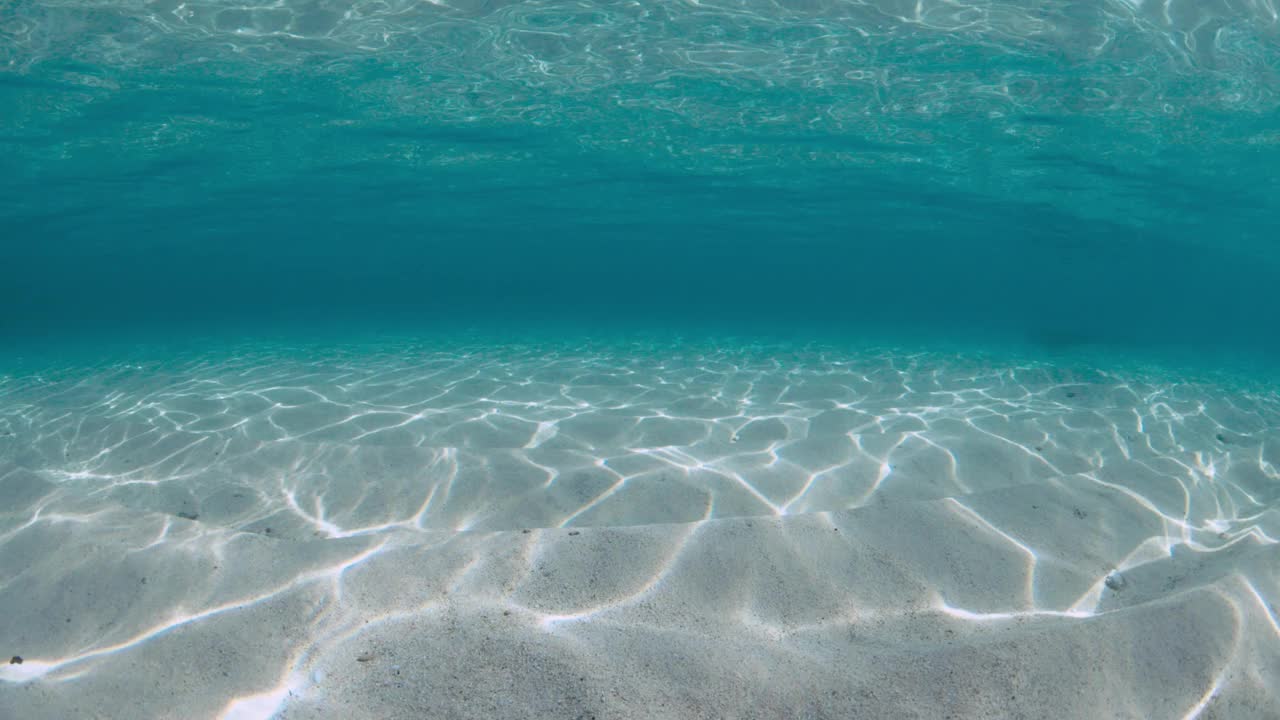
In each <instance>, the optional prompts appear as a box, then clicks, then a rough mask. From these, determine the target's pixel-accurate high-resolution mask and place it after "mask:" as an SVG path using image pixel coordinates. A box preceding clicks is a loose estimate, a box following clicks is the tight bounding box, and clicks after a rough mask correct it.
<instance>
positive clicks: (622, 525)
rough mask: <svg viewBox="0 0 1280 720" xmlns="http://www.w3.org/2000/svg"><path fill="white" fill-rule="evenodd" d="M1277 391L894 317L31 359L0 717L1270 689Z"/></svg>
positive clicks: (4, 479)
mask: <svg viewBox="0 0 1280 720" xmlns="http://www.w3.org/2000/svg"><path fill="white" fill-rule="evenodd" d="M1278 419H1280V401H1278V400H1277V398H1276V397H1275V396H1274V395H1267V394H1246V393H1243V392H1238V391H1233V392H1227V391H1224V390H1222V389H1221V388H1217V387H1215V386H1213V385H1209V384H1204V383H1200V384H1177V383H1174V382H1171V381H1168V380H1162V379H1161V378H1158V377H1155V378H1153V377H1151V376H1141V375H1137V374H1135V375H1133V376H1124V375H1121V374H1107V373H1100V372H1097V371H1068V370H1061V369H1057V368H1054V367H1052V366H1048V365H1043V364H1035V363H1024V364H1021V365H1017V366H1012V365H1008V364H1003V365H1002V364H1000V363H996V362H991V361H984V360H975V359H973V358H960V357H954V356H944V355H923V354H901V353H893V352H887V351H886V352H880V353H862V354H849V355H840V354H835V353H818V352H814V353H809V354H802V353H801V354H791V355H789V356H788V360H787V362H785V363H784V362H780V361H779V360H777V359H775V358H772V357H770V356H769V354H768V353H765V352H757V353H741V352H740V353H733V352H717V351H708V352H706V353H702V354H696V353H688V352H686V353H671V354H670V355H664V354H663V353H661V352H649V353H641V352H637V351H631V352H617V353H612V354H611V353H606V352H587V351H585V350H582V351H574V352H571V351H565V350H563V349H561V350H560V351H558V352H550V351H544V352H541V353H539V352H537V351H536V349H523V350H522V349H520V348H510V349H508V350H507V351H506V352H504V353H499V352H496V351H495V352H490V353H488V354H483V353H482V354H477V353H474V352H461V351H445V350H440V351H434V352H419V353H416V354H415V353H401V354H396V353H386V354H383V355H377V354H370V355H367V356H363V357H362V356H360V355H347V356H341V357H339V356H336V355H335V356H329V357H326V356H324V355H319V356H316V357H311V358H302V357H300V356H297V355H288V354H285V353H280V354H271V353H261V354H259V355H256V356H255V355H253V354H247V355H239V356H234V357H229V358H227V359H226V360H225V362H224V361H219V360H216V359H207V358H206V359H200V360H198V361H195V360H193V361H191V362H189V363H186V364H183V363H180V362H170V363H167V364H164V365H159V364H156V365H151V366H143V367H141V368H136V367H133V368H131V367H115V366H109V367H102V368H96V369H93V370H92V371H76V370H74V369H69V370H67V371H65V372H62V373H56V374H55V373H49V374H46V375H44V376H35V375H27V376H16V377H11V378H9V379H8V380H7V381H6V382H5V384H4V385H3V386H0V497H4V498H5V500H6V503H5V505H4V508H3V511H2V512H0V568H2V569H3V572H2V573H0V605H2V606H3V607H5V608H6V613H4V614H3V617H0V638H2V639H3V642H4V643H5V646H4V647H0V651H4V652H10V653H12V654H20V655H22V656H23V658H24V660H25V662H24V663H23V664H22V665H7V666H3V667H0V716H6V717H8V716H14V717H17V716H38V715H40V714H42V713H43V714H45V715H47V714H48V713H54V715H57V716H66V717H72V716H80V715H82V714H83V713H81V712H79V711H78V710H77V708H80V709H83V708H85V707H94V708H98V709H99V710H97V712H99V714H100V715H102V716H104V717H123V716H124V715H122V713H124V712H125V711H126V710H125V708H123V706H121V705H119V704H118V703H119V698H122V697H128V698H130V702H131V705H130V707H129V708H128V713H129V716H130V717H172V716H174V713H175V712H177V711H179V710H180V711H181V712H180V714H182V715H183V716H185V717H212V716H218V715H224V716H228V717H260V716H264V715H267V714H271V713H273V712H276V711H278V710H282V709H283V710H285V711H286V716H287V717H295V718H297V717H333V716H342V717H370V718H374V717H378V718H381V717H396V716H407V717H412V716H420V715H421V714H422V713H434V714H439V715H441V716H445V717H486V718H487V717H527V716H548V717H579V716H591V715H594V716H596V717H654V716H658V717H713V716H714V717H735V716H736V717H771V716H772V717H795V716H798V715H806V714H807V715H809V716H813V717H823V716H849V715H850V714H851V713H852V714H859V715H862V716H890V715H892V716H903V715H908V714H911V713H916V714H918V715H921V716H934V715H939V714H945V713H948V712H949V713H951V714H953V715H955V716H959V717H990V716H1001V715H1007V714H1010V713H1014V712H1016V711H1021V712H1033V714H1034V711H1035V710H1037V709H1043V708H1048V707H1052V708H1055V714H1056V716H1059V717H1097V716H1099V715H1106V716H1109V717H1192V716H1200V717H1233V718H1234V717H1270V716H1273V715H1274V714H1275V713H1276V711H1277V708H1280V705H1278V704H1277V698H1276V697H1275V693H1276V690H1275V687H1274V685H1273V684H1270V681H1267V680H1266V678H1273V677H1280V630H1278V629H1277V628H1278V627H1280V624H1278V623H1277V621H1276V617H1277V612H1276V608H1275V603H1276V600H1275V598H1276V597H1277V594H1278V593H1280V577H1277V571H1276V568H1277V567H1280V563H1278V562H1277V555H1276V552H1277V551H1276V539H1277V538H1280V512H1278V509H1277V495H1278V494H1280V474H1277V470H1276V468H1277V467H1278V466H1280V432H1278V431H1277V430H1276V429H1275V428H1277V427H1280V423H1278V422H1277V420H1278ZM1115 573H1119V574H1118V575H1116V574H1115ZM1109 576H1110V577H1112V578H1116V577H1118V578H1120V580H1119V581H1114V580H1113V582H1112V583H1111V584H1109V583H1108V582H1107V578H1108V577H1109ZM1113 585H1114V587H1113ZM10 648H12V649H10ZM73 680H74V682H73Z"/></svg>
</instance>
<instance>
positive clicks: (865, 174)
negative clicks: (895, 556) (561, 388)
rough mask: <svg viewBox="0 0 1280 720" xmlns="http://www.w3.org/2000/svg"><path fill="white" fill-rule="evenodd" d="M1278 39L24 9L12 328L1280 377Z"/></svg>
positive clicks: (358, 12) (179, 7)
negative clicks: (750, 352) (754, 340)
mask: <svg viewBox="0 0 1280 720" xmlns="http://www.w3.org/2000/svg"><path fill="white" fill-rule="evenodd" d="M1278 32H1280V25H1277V22H1276V19H1275V11H1274V9H1273V8H1271V6H1270V4H1268V3H1261V2H1232V3H1214V4H1207V5H1206V4H1204V3H1199V2H1189V1H1186V2H1184V1H1182V0H1176V1H1174V2H1164V3H1156V2H1129V1H1119V0H1117V1H1113V2H1043V3H1033V4H1031V5H1030V6H1027V5H1026V4H1025V3H1013V2H999V1H997V2H991V1H987V2H974V3H966V2H940V1H937V0H931V1H929V2H923V1H922V2H919V3H915V2H901V1H899V0H872V1H869V2H777V3H775V2H727V3H701V2H699V3H694V2H655V3H643V4H634V3H633V4H627V3H612V2H609V3H579V2H556V1H546V2H515V3H510V2H472V1H470V0H468V1H467V2H441V3H432V2H383V1H381V0H380V1H378V2H360V3H351V4H344V3H324V2H281V3H273V4H270V5H263V6H261V7H257V6H253V5H244V4H230V3H221V2H208V3H205V2H187V3H164V2H153V3H130V2H104V3H83V4H81V3H75V2H59V3H51V2H26V1H14V0H10V2H7V3H5V4H4V6H3V10H2V11H0V238H3V243H4V252H5V258H4V263H3V264H2V265H0V273H2V275H0V293H2V295H0V300H2V301H3V303H4V308H5V311H4V313H3V315H0V323H3V325H2V326H0V327H3V330H4V332H5V333H6V334H8V335H11V336H33V335H34V336H48V335H49V334H51V333H64V332H65V333H78V332H82V331H87V330H93V331H105V332H107V333H108V334H110V333H111V332H112V331H121V332H123V331H125V330H126V329H127V330H140V331H142V332H143V334H146V333H148V332H150V333H153V334H159V335H165V334H171V333H173V332H177V331H180V330H181V331H187V330H190V329H192V328H193V327H194V328H197V329H206V328H212V327H219V328H231V329H233V330H234V329H237V328H243V327H245V326H247V325H250V324H253V325H258V326H262V325H264V324H265V325H266V326H267V327H268V328H273V327H274V328H275V329H277V330H278V329H279V328H281V327H299V326H303V325H309V326H311V327H312V328H319V329H322V330H323V329H324V328H326V327H332V326H333V325H334V324H335V323H338V322H343V323H347V324H350V325H356V326H360V327H366V328H367V327H369V326H372V325H378V326H382V325H386V326H396V327H401V328H403V327H408V328H411V329H432V328H436V327H439V326H441V325H442V324H452V325H455V326H456V325H461V326H469V325H475V324H482V325H483V324H489V325H502V324H503V323H511V324H514V325H517V326H521V325H523V326H529V325H531V324H536V323H547V322H552V323H559V324H566V323H567V324H573V323H578V324H580V325H582V326H584V327H586V328H589V329H591V328H601V327H603V328H614V329H616V328H617V327H619V326H622V325H627V324H633V325H636V326H646V327H649V328H651V329H652V328H654V327H657V328H667V327H671V326H673V325H694V326H698V327H700V328H702V329H705V330H710V331H729V332H739V333H742V332H746V333H754V332H779V331H781V332H789V331H793V330H794V329H795V328H797V327H804V328H807V329H809V330H811V331H814V332H817V333H819V334H821V333H831V332H836V333H843V334H852V335H854V336H858V335H860V334H865V333H868V332H878V333H881V334H884V333H896V332H902V331H907V330H909V331H911V332H912V333H914V334H915V335H918V336H923V337H925V338H928V337H930V336H932V335H935V334H942V333H945V334H946V335H948V336H952V337H954V336H960V337H962V338H971V337H984V338H985V337H990V338H993V339H999V340H1002V341H1003V340H1010V341H1017V342H1023V341H1030V342H1033V343H1045V344H1048V345H1051V346H1056V345H1068V346H1073V345H1078V344H1082V343H1085V344H1087V343H1094V342H1102V343H1107V344H1118V345H1125V346H1129V347H1137V348H1148V349H1149V348H1171V347H1181V348H1183V349H1187V348H1190V349H1192V350H1199V349H1205V348H1212V349H1216V350H1219V351H1222V350H1227V351H1233V350H1241V351H1249V352H1255V353H1257V352H1261V353H1264V354H1271V353H1273V352H1274V351H1275V349H1276V347H1275V346H1276V343H1277V334H1276V331H1275V329H1274V323H1273V322H1271V319H1272V318H1274V317H1276V316H1277V310H1278V309H1280V305H1278V304H1277V303H1278V302H1280V301H1278V300H1277V299H1276V298H1277V296H1276V294H1275V293H1274V291H1273V289H1272V284H1273V282H1274V280H1275V278H1276V277H1277V268H1278V262H1280V260H1278V256H1277V253H1276V250H1275V242H1274V235H1275V232H1274V226H1275V223H1274V217H1275V210H1276V200H1275V198H1276V191H1277V186H1276V183H1277V180H1276V175H1275V173H1274V171H1273V169H1274V168H1275V167H1276V166H1277V163H1278V162H1280V135H1277V120H1278V119H1280V115H1278V114H1277V107H1278V103H1280V101H1278V100H1277V88H1278V87H1280V77H1278V74H1277V69H1276V68H1277V67H1278V66H1280V42H1278V39H1280V38H1278V35H1277V33H1278Z"/></svg>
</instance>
